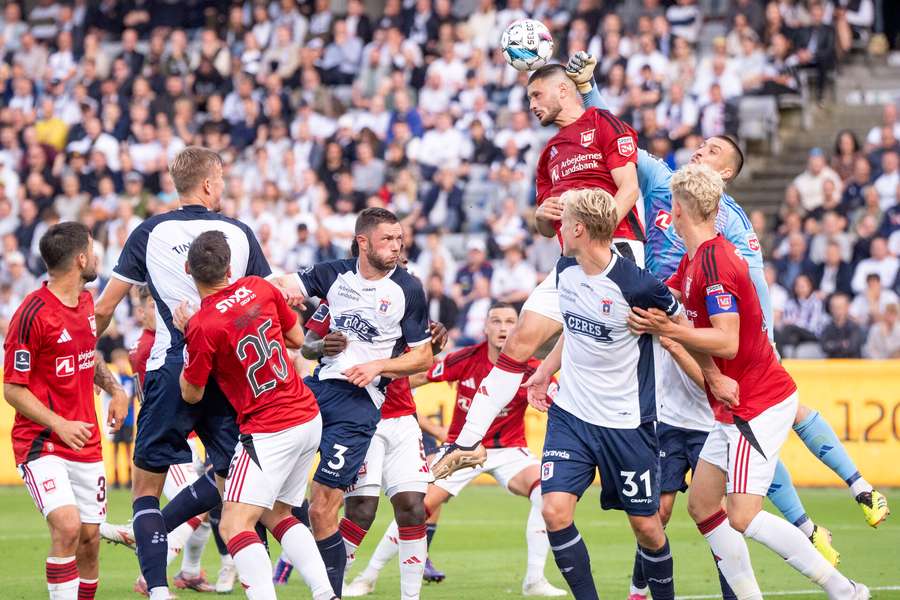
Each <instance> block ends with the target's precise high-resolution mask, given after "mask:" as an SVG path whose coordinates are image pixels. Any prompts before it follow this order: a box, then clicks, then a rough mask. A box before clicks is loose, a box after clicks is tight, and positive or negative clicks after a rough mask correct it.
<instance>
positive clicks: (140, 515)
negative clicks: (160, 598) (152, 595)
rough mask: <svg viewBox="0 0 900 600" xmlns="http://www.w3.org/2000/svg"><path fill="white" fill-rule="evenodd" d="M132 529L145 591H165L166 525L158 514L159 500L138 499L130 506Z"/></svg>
mask: <svg viewBox="0 0 900 600" xmlns="http://www.w3.org/2000/svg"><path fill="white" fill-rule="evenodd" d="M132 510H133V513H134V517H133V521H132V527H133V529H134V542H135V545H136V546H137V557H138V564H139V565H140V567H141V574H142V575H143V576H144V579H145V580H146V581H147V588H148V589H151V590H152V589H153V588H157V587H161V588H166V587H167V585H166V553H167V550H168V547H169V544H168V541H167V540H166V521H165V519H163V515H162V512H160V510H159V498H155V497H154V496H141V497H140V498H137V499H135V501H134V503H133V504H132Z"/></svg>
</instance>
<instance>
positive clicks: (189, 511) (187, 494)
mask: <svg viewBox="0 0 900 600" xmlns="http://www.w3.org/2000/svg"><path fill="white" fill-rule="evenodd" d="M221 503H222V497H221V496H220V495H219V488H217V487H216V482H215V480H214V479H213V477H212V474H211V473H209V472H207V473H204V474H203V475H202V476H200V477H198V478H197V479H196V480H195V481H194V482H193V483H192V484H190V485H188V486H186V487H185V488H184V489H182V490H181V491H180V492H178V494H177V495H176V496H175V497H174V498H172V499H171V500H170V501H169V503H168V504H166V506H165V508H163V510H162V516H163V518H164V519H165V520H166V532H167V533H168V532H170V531H172V530H173V529H175V528H176V527H178V526H179V525H181V524H182V523H184V522H186V521H187V520H188V519H190V518H191V517H196V516H197V515H202V514H203V513H205V512H209V511H210V510H212V509H213V508H215V507H216V506H218V505H219V504H221Z"/></svg>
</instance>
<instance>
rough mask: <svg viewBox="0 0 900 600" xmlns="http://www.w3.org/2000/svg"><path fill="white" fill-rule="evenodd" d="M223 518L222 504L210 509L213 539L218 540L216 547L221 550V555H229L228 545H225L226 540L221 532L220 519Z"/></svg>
mask: <svg viewBox="0 0 900 600" xmlns="http://www.w3.org/2000/svg"><path fill="white" fill-rule="evenodd" d="M221 519H222V505H221V504H220V505H219V506H217V507H215V508H214V509H212V510H211V511H209V526H210V528H211V529H212V533H213V539H214V540H216V549H217V550H218V551H219V556H228V546H226V545H225V540H223V539H222V534H221V533H219V521H220V520H221Z"/></svg>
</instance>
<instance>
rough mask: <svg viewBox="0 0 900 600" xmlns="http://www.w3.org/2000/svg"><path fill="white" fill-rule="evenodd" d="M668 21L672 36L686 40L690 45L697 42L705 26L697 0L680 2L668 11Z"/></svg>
mask: <svg viewBox="0 0 900 600" xmlns="http://www.w3.org/2000/svg"><path fill="white" fill-rule="evenodd" d="M666 20H667V21H668V22H669V25H670V26H671V28H672V35H673V36H676V37H680V38H684V39H686V40H687V41H689V42H690V43H692V44H694V43H696V42H697V37H698V36H699V35H700V28H701V27H702V26H703V12H702V11H701V10H700V8H699V7H698V6H697V2H696V0H678V2H676V3H675V4H674V5H673V6H670V7H669V8H667V9H666Z"/></svg>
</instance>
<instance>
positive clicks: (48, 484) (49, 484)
mask: <svg viewBox="0 0 900 600" xmlns="http://www.w3.org/2000/svg"><path fill="white" fill-rule="evenodd" d="M41 486H42V487H43V488H44V491H45V492H48V493H49V492H52V491H53V490H55V489H56V481H54V480H53V479H45V480H44V482H43V483H41Z"/></svg>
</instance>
